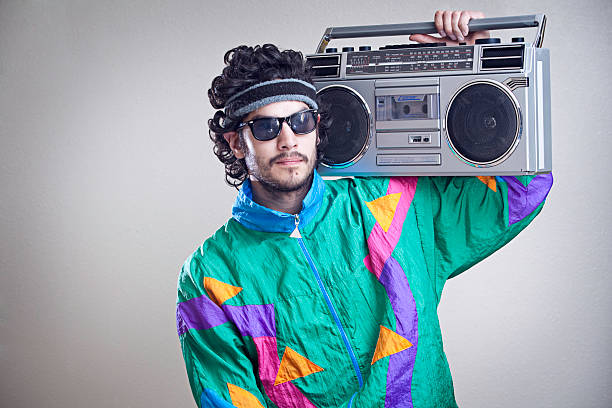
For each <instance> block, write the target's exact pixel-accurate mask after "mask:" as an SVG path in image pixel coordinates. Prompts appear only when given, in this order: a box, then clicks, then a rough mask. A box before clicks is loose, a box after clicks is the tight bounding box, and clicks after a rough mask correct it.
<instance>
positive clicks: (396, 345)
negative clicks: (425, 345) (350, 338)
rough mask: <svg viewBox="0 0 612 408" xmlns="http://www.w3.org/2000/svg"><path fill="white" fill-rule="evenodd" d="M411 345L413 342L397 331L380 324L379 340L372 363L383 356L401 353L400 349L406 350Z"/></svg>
mask: <svg viewBox="0 0 612 408" xmlns="http://www.w3.org/2000/svg"><path fill="white" fill-rule="evenodd" d="M410 347H412V343H411V342H409V341H408V340H406V339H405V338H403V337H402V336H400V335H399V334H397V333H396V332H394V331H392V330H389V329H387V328H386V327H384V326H380V334H379V335H378V342H377V343H376V350H375V351H374V357H372V364H374V363H375V362H377V361H378V360H380V359H381V358H384V357H387V356H390V355H391V354H395V353H399V352H400V351H403V350H406V349H407V348H410Z"/></svg>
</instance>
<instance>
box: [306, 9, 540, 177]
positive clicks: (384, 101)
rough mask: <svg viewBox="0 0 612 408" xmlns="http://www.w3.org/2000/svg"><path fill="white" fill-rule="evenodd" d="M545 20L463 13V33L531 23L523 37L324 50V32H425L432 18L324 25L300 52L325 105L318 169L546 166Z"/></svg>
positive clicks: (411, 171) (526, 170)
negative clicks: (312, 47)
mask: <svg viewBox="0 0 612 408" xmlns="http://www.w3.org/2000/svg"><path fill="white" fill-rule="evenodd" d="M545 23H546V17H545V16H544V15H541V14H540V15H529V16H516V17H502V18H485V19H478V20H472V21H470V23H469V28H470V31H480V30H496V29H508V28H525V27H537V35H536V38H535V40H534V42H533V43H529V42H526V41H525V40H524V39H523V38H521V37H515V38H512V41H511V42H508V43H502V42H501V40H500V39H499V38H486V39H480V40H477V41H476V44H474V45H467V44H465V43H460V44H459V45H456V46H455V45H452V46H447V45H446V44H444V43H435V44H404V45H389V46H384V47H380V48H379V49H378V50H372V47H370V46H360V47H359V48H358V50H355V49H354V48H353V47H345V48H343V49H342V51H341V52H338V50H337V49H335V48H327V49H326V47H327V44H328V42H329V41H330V40H331V39H336V38H357V37H375V36H389V35H406V34H414V33H435V32H436V29H435V26H434V24H433V23H410V24H392V25H379V26H357V27H331V28H328V29H327V30H326V31H325V34H324V35H323V38H322V39H321V42H320V44H319V47H318V48H317V53H316V54H312V55H307V56H306V60H307V64H308V65H309V66H310V68H311V72H312V74H313V80H314V84H315V87H316V88H317V94H318V96H319V100H320V101H321V106H322V108H323V109H326V110H327V111H328V112H329V116H330V121H329V130H328V144H327V146H326V147H325V149H324V159H323V160H322V161H321V162H320V164H319V168H318V171H319V173H320V174H321V175H327V176H346V175H520V174H537V173H546V172H550V171H551V169H552V168H551V166H552V163H551V123H550V122H551V119H550V118H551V114H550V63H549V51H548V50H547V49H544V48H542V47H541V46H542V41H543V35H544V28H545Z"/></svg>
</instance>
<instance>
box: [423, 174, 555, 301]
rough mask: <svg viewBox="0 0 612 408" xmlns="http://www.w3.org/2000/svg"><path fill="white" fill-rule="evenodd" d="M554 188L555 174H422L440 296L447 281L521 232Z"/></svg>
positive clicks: (429, 251) (427, 238) (426, 238)
mask: <svg viewBox="0 0 612 408" xmlns="http://www.w3.org/2000/svg"><path fill="white" fill-rule="evenodd" d="M551 186H552V174H540V175H537V176H519V177H511V176H504V177H422V178H419V180H418V186H417V191H420V193H421V194H419V200H420V202H418V203H416V204H417V217H418V218H419V220H418V223H419V229H420V231H421V240H422V242H423V247H424V251H425V253H426V257H425V258H426V261H427V262H428V269H430V271H432V270H433V273H432V275H433V276H432V277H433V278H434V279H435V280H436V282H435V286H436V291H437V292H438V295H439V294H440V293H441V291H442V287H443V286H444V282H445V281H446V280H447V279H449V278H452V277H454V276H457V275H458V274H460V273H461V272H463V271H465V270H466V269H468V268H470V267H471V266H472V265H474V264H476V263H477V262H479V261H481V260H482V259H484V258H486V257H487V256H489V255H490V254H492V253H493V252H495V251H496V250H498V249H499V248H501V247H502V246H504V245H505V244H506V243H508V242H509V241H510V240H511V239H512V238H514V237H515V236H516V235H517V234H518V233H519V232H520V231H521V230H523V229H524V228H525V227H526V226H527V225H528V224H529V223H530V222H531V221H532V220H533V218H534V217H535V216H536V215H537V214H538V213H539V212H540V211H541V209H542V206H543V204H544V201H545V199H546V196H547V194H548V192H549V190H550V188H551ZM415 199H416V196H415ZM430 273H431V272H430Z"/></svg>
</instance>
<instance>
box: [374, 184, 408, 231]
mask: <svg viewBox="0 0 612 408" xmlns="http://www.w3.org/2000/svg"><path fill="white" fill-rule="evenodd" d="M401 196H402V193H393V194H387V195H386V196H382V197H380V198H377V199H376V200H374V201H367V202H366V205H367V206H368V208H369V209H370V211H371V212H372V215H373V216H374V218H376V221H378V223H379V224H380V226H381V227H382V229H383V230H384V231H385V232H387V231H389V227H391V221H393V216H394V215H395V209H396V208H397V204H398V203H399V200H400V197H401Z"/></svg>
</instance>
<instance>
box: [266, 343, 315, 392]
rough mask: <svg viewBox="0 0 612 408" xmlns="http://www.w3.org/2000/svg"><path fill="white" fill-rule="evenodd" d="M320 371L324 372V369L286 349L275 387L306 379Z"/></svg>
mask: <svg viewBox="0 0 612 408" xmlns="http://www.w3.org/2000/svg"><path fill="white" fill-rule="evenodd" d="M319 371H323V369H322V368H321V367H319V366H318V365H316V364H315V363H313V362H312V361H310V360H309V359H307V358H306V357H304V356H302V355H300V354H298V353H297V352H295V351H293V350H291V349H290V348H289V347H285V353H284V354H283V358H282V360H281V363H280V367H279V368H278V374H276V380H275V381H274V385H278V384H282V383H286V382H287V381H293V380H295V379H296V378H301V377H306V376H307V375H310V374H314V373H318V372H319Z"/></svg>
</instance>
